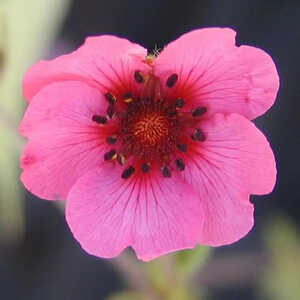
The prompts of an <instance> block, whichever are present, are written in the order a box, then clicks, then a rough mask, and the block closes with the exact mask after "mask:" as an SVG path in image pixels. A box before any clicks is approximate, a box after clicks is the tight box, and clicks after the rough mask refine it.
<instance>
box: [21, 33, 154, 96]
mask: <svg viewBox="0 0 300 300" xmlns="http://www.w3.org/2000/svg"><path fill="white" fill-rule="evenodd" d="M146 55H147V51H146V49H144V48H143V47H141V46H139V45H137V44H134V43H131V42H130V41H128V40H126V39H121V38H117V37H114V36H110V35H103V36H99V37H89V38H87V39H86V41H85V43H84V44H83V45H82V46H81V47H80V48H79V49H77V50H76V51H74V52H72V53H70V54H67V55H62V56H60V57H58V58H56V59H53V60H50V61H40V62H38V63H36V64H35V65H33V66H32V67H31V68H30V69H29V70H28V71H27V72H26V74H25V76H24V79H23V94H24V97H25V98H26V99H27V100H28V101H31V99H32V97H33V96H34V95H35V94H36V93H38V92H39V91H40V90H41V89H42V88H43V87H44V86H46V85H47V84H49V83H52V82H55V81H66V80H78V81H84V82H86V83H88V84H89V85H91V86H96V87H98V88H100V89H101V91H102V92H106V91H110V90H111V89H112V87H113V86H114V87H115V88H121V89H122V88H126V89H127V88H129V89H130V90H134V89H135V88H138V87H139V85H138V84H137V83H135V82H134V80H133V78H134V71H136V70H140V71H141V72H143V71H144V70H146V69H148V67H147V66H146V65H145V64H144V63H142V60H143V59H144V58H145V56H146Z"/></svg>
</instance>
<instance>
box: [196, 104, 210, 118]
mask: <svg viewBox="0 0 300 300" xmlns="http://www.w3.org/2000/svg"><path fill="white" fill-rule="evenodd" d="M206 111H207V109H206V107H201V106H199V107H197V108H195V109H193V110H192V116H193V117H199V116H201V115H203V114H204V113H206Z"/></svg>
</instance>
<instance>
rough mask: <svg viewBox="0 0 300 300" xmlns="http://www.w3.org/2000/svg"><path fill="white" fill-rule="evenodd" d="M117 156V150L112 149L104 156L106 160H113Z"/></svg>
mask: <svg viewBox="0 0 300 300" xmlns="http://www.w3.org/2000/svg"><path fill="white" fill-rule="evenodd" d="M115 155H116V150H114V149H112V150H110V151H108V152H106V153H105V154H104V160H105V161H107V160H111V159H112V158H113V157H114V156H115Z"/></svg>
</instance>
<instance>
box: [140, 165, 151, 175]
mask: <svg viewBox="0 0 300 300" xmlns="http://www.w3.org/2000/svg"><path fill="white" fill-rule="evenodd" d="M141 170H142V172H143V173H147V172H149V171H150V166H149V165H148V164H146V163H143V164H142V165H141Z"/></svg>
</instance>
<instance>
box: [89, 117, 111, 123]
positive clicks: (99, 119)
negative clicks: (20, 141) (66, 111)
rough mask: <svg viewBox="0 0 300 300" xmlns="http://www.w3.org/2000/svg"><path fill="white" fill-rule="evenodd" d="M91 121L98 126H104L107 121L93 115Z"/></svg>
mask: <svg viewBox="0 0 300 300" xmlns="http://www.w3.org/2000/svg"><path fill="white" fill-rule="evenodd" d="M92 120H93V121H94V122H96V123H98V124H106V122H107V119H106V118H105V117H103V116H99V115H93V117H92Z"/></svg>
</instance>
